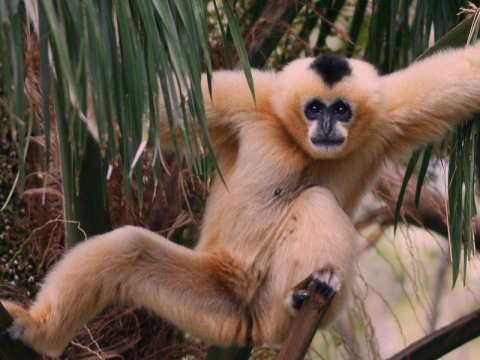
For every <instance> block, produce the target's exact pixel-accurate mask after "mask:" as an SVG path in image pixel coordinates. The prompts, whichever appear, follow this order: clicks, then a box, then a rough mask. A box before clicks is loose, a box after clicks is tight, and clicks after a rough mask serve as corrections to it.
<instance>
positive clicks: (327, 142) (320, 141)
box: [310, 137, 345, 147]
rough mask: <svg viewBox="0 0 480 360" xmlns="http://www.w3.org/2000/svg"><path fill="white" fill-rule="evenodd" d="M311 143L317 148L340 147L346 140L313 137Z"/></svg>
mask: <svg viewBox="0 0 480 360" xmlns="http://www.w3.org/2000/svg"><path fill="white" fill-rule="evenodd" d="M310 141H311V142H312V144H313V145H315V146H316V147H339V146H340V145H343V143H344V142H345V138H335V137H334V138H330V137H311V138H310Z"/></svg>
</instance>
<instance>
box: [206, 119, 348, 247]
mask: <svg viewBox="0 0 480 360" xmlns="http://www.w3.org/2000/svg"><path fill="white" fill-rule="evenodd" d="M236 151H237V154H236V156H235V163H234V164H233V166H229V167H228V168H227V171H224V172H223V173H222V175H223V177H224V179H225V184H223V183H222V181H221V180H220V179H219V178H217V179H216V180H215V181H214V184H213V186H212V189H211V193H210V196H209V199H208V202H207V207H206V211H205V214H204V221H203V225H202V234H201V240H200V243H199V245H198V247H199V248H200V249H202V248H203V249H208V247H209V246H212V247H215V246H216V244H218V242H220V243H221V244H222V246H224V247H228V250H229V251H230V252H232V253H236V254H237V255H239V256H242V254H240V252H242V251H244V250H245V249H248V247H245V244H248V243H249V244H251V245H252V246H258V245H259V242H263V241H267V242H268V241H269V239H270V237H272V236H275V235H274V234H278V230H281V228H282V227H283V226H285V224H287V223H288V219H289V216H291V213H290V210H291V209H292V208H293V205H294V203H295V200H296V198H297V197H298V195H299V194H300V193H301V192H302V191H304V190H305V189H307V188H308V187H311V186H324V187H326V188H327V189H329V190H330V191H332V192H333V193H334V195H335V196H336V197H337V198H338V199H339V200H340V201H343V199H344V197H343V190H346V191H347V193H348V192H351V189H353V188H355V184H353V181H351V179H349V178H348V177H347V176H345V177H342V176H341V173H342V168H343V167H345V168H346V167H348V165H347V164H346V165H341V164H339V163H336V164H333V163H331V164H330V165H328V164H322V163H319V162H318V161H317V162H314V161H313V160H312V159H310V158H308V157H307V156H306V155H305V153H304V152H303V151H301V150H300V149H299V148H298V146H297V145H296V144H295V143H294V142H293V141H292V140H291V139H290V137H289V136H288V134H286V133H285V130H284V129H283V127H282V126H280V125H275V124H272V123H269V122H267V121H259V122H255V123H253V124H249V125H248V126H244V127H243V128H242V129H241V131H240V133H239V137H238V148H237V149H236ZM224 155H225V154H224ZM227 157H228V158H231V156H229V155H228V156H226V157H225V158H227ZM218 160H219V163H220V167H222V155H221V154H220V156H219V158H218ZM340 163H341V162H340ZM346 180H348V181H346ZM350 183H352V184H350ZM342 188H343V190H342ZM347 188H348V189H347ZM340 195H342V196H341V197H340ZM347 196H348V194H347ZM340 205H341V206H343V203H340ZM225 238H228V239H229V241H228V242H224V241H222V240H221V239H225Z"/></svg>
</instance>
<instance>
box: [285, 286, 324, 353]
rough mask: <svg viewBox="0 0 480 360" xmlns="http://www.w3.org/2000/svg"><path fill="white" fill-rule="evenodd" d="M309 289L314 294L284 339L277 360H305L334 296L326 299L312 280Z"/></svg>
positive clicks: (303, 305) (300, 311)
mask: <svg viewBox="0 0 480 360" xmlns="http://www.w3.org/2000/svg"><path fill="white" fill-rule="evenodd" d="M308 290H309V292H310V294H312V296H311V297H310V298H309V299H308V300H306V301H305V302H304V303H303V304H302V307H301V308H300V310H299V312H298V314H297V316H296V317H295V320H294V321H293V325H292V327H291V328H290V331H289V333H288V335H287V338H286V339H285V340H284V342H283V344H282V347H281V349H280V353H279V354H278V356H277V358H276V359H277V360H303V359H304V358H305V354H306V353H307V350H308V348H309V346H310V343H311V342H312V339H313V336H314V335H315V332H316V331H317V330H318V325H319V324H320V321H321V320H322V318H323V315H324V314H325V312H326V311H327V309H328V306H329V305H330V303H331V301H332V299H333V297H331V298H330V299H326V298H325V297H324V296H323V295H322V294H321V293H320V291H319V290H318V289H317V287H316V286H315V282H314V281H311V282H310V284H309V285H308Z"/></svg>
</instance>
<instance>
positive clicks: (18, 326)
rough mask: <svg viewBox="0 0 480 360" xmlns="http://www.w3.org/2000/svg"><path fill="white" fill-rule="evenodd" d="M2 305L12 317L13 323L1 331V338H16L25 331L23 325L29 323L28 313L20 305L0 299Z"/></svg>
mask: <svg viewBox="0 0 480 360" xmlns="http://www.w3.org/2000/svg"><path fill="white" fill-rule="evenodd" d="M1 303H2V305H3V307H4V308H5V310H7V312H8V313H9V314H10V316H11V317H12V318H13V323H12V325H10V327H9V328H8V329H5V330H4V331H2V340H7V339H8V337H10V339H18V338H20V337H21V336H22V335H23V334H24V333H25V327H26V326H28V325H29V324H30V323H31V318H30V314H29V313H28V311H27V310H26V309H24V308H23V307H22V306H20V305H18V304H16V303H14V302H11V301H8V300H2V301H1ZM7 334H8V335H7Z"/></svg>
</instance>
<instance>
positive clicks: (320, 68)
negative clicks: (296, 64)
mask: <svg viewBox="0 0 480 360" xmlns="http://www.w3.org/2000/svg"><path fill="white" fill-rule="evenodd" d="M310 68H311V69H313V70H314V71H315V72H317V73H318V74H319V75H320V76H321V77H322V79H323V81H325V83H327V85H328V86H333V85H335V84H336V83H337V82H339V81H340V80H342V79H343V78H344V77H345V76H349V75H350V74H351V73H352V69H350V66H349V65H348V61H347V60H346V59H345V58H343V57H341V56H338V55H328V54H327V55H318V56H317V57H316V58H315V60H314V61H313V62H312V64H311V65H310Z"/></svg>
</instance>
